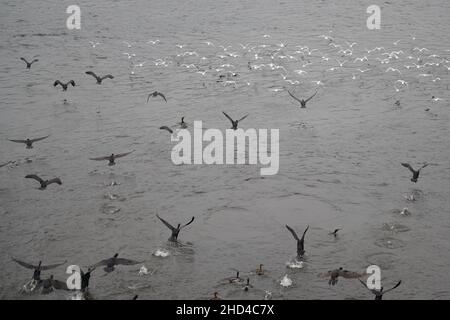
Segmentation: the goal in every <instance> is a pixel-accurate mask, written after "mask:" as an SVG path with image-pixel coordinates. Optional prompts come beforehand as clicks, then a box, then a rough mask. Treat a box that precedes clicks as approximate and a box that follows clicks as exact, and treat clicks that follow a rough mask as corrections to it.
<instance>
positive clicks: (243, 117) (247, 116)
mask: <svg viewBox="0 0 450 320" xmlns="http://www.w3.org/2000/svg"><path fill="white" fill-rule="evenodd" d="M247 117H248V114H246V115H245V116H243V117H242V118H240V119H239V122H241V121H242V120H244V119H245V118H247Z"/></svg>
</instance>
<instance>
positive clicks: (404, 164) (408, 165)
mask: <svg viewBox="0 0 450 320" xmlns="http://www.w3.org/2000/svg"><path fill="white" fill-rule="evenodd" d="M402 166H404V167H405V168H408V169H409V171H411V172H412V173H415V172H416V170H414V169H413V167H411V165H410V164H409V163H402Z"/></svg>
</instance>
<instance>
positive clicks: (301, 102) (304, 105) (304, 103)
mask: <svg viewBox="0 0 450 320" xmlns="http://www.w3.org/2000/svg"><path fill="white" fill-rule="evenodd" d="M288 93H289V95H290V96H291V97H292V98H294V99H295V100H297V101H298V102H300V105H301V107H300V108H306V103H307V102H308V101H309V100H311V99H312V98H314V96H315V95H316V94H317V91H316V92H315V93H314V94H313V95H312V96H311V97H309V98H308V99H306V100H303V99H299V98H297V97H296V96H294V95H293V94H292V93H291V92H290V91H289V90H288Z"/></svg>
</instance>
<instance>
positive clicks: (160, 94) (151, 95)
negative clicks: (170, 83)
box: [147, 91, 167, 102]
mask: <svg viewBox="0 0 450 320" xmlns="http://www.w3.org/2000/svg"><path fill="white" fill-rule="evenodd" d="M157 96H161V97H162V98H163V99H164V101H165V102H167V99H166V97H165V96H164V95H163V94H162V93H161V92H158V91H155V92H153V93H150V94H149V95H148V97H147V102H148V100H149V99H150V97H157Z"/></svg>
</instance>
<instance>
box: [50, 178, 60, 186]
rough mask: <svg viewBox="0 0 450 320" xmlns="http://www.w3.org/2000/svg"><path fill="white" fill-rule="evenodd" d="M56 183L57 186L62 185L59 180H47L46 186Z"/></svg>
mask: <svg viewBox="0 0 450 320" xmlns="http://www.w3.org/2000/svg"><path fill="white" fill-rule="evenodd" d="M52 183H57V184H59V185H62V181H61V179H60V178H53V179H51V180H48V184H52Z"/></svg>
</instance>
